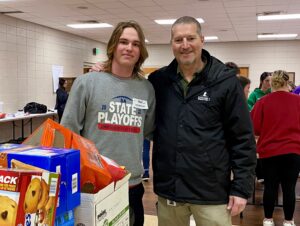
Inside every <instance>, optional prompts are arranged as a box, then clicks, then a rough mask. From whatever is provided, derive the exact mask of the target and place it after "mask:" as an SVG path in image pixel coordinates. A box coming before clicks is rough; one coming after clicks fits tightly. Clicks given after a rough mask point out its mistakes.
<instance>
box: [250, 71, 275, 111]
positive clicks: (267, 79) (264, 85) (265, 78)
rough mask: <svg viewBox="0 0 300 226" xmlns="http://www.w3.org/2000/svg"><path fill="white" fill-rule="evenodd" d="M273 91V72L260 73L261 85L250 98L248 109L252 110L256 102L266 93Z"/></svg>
mask: <svg viewBox="0 0 300 226" xmlns="http://www.w3.org/2000/svg"><path fill="white" fill-rule="evenodd" d="M270 92H271V73H270V72H264V73H262V74H261V75H260V84H259V87H258V88H256V89H255V90H254V91H253V92H252V93H251V94H250V96H249V98H248V101H247V103H248V109H249V111H251V110H252V108H253V106H254V104H255V103H256V102H257V101H258V100H259V99H260V98H261V97H263V96H264V95H266V94H268V93H270Z"/></svg>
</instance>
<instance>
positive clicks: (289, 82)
mask: <svg viewBox="0 0 300 226" xmlns="http://www.w3.org/2000/svg"><path fill="white" fill-rule="evenodd" d="M288 87H289V91H290V92H293V91H294V90H295V89H296V85H295V83H293V82H292V81H288Z"/></svg>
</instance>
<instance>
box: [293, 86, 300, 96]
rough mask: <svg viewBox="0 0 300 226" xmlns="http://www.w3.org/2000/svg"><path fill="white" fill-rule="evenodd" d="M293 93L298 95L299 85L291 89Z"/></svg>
mask: <svg viewBox="0 0 300 226" xmlns="http://www.w3.org/2000/svg"><path fill="white" fill-rule="evenodd" d="M293 93H294V94H297V95H300V86H296V87H295V89H294V90H293Z"/></svg>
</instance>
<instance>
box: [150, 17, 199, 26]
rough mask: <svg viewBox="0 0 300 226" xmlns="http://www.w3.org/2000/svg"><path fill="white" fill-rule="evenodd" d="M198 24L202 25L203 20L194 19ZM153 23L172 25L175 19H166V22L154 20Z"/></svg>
mask: <svg viewBox="0 0 300 226" xmlns="http://www.w3.org/2000/svg"><path fill="white" fill-rule="evenodd" d="M196 19H197V20H198V22H199V23H200V24H202V23H204V20H203V19H202V18H196ZM154 21H155V23H157V24H161V25H166V24H173V23H174V22H175V21H176V19H168V20H154Z"/></svg>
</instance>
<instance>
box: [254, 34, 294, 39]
mask: <svg viewBox="0 0 300 226" xmlns="http://www.w3.org/2000/svg"><path fill="white" fill-rule="evenodd" d="M297 36H298V34H260V35H257V38H259V39H267V38H296V37H297Z"/></svg>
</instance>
